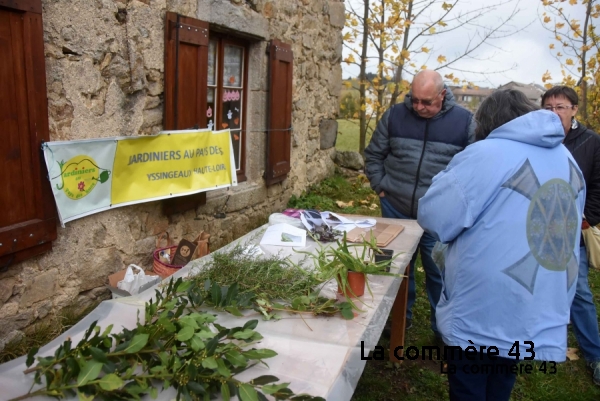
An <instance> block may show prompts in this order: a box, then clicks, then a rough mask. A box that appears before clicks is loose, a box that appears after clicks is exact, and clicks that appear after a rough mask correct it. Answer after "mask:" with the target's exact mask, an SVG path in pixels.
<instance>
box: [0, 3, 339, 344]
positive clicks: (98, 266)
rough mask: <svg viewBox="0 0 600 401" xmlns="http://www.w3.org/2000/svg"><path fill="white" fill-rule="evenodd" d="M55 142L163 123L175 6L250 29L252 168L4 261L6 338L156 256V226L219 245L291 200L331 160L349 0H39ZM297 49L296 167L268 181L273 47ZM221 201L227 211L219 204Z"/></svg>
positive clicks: (0, 284) (79, 303) (63, 233)
mask: <svg viewBox="0 0 600 401" xmlns="http://www.w3.org/2000/svg"><path fill="white" fill-rule="evenodd" d="M42 6H43V13H42V17H43V31H44V51H45V60H46V79H47V82H46V85H47V96H48V116H49V132H50V140H51V141H59V140H79V139H89V138H106V137H114V136H135V135H149V134H155V133H157V132H159V131H161V130H162V129H163V125H162V124H163V113H164V109H163V106H164V91H165V88H164V26H165V15H166V12H167V11H171V12H176V13H178V14H180V15H183V16H187V17H193V18H198V19H201V20H203V21H207V22H209V23H210V24H211V26H212V25H214V26H219V27H221V28H223V27H224V28H226V29H228V30H230V31H231V32H232V33H233V34H234V35H235V34H239V35H245V36H251V37H252V38H253V41H252V43H251V45H250V46H249V65H248V85H249V92H248V102H247V104H248V106H247V107H248V110H247V116H248V117H247V129H248V136H247V138H246V140H247V142H246V146H247V152H246V176H247V180H246V181H245V182H242V183H240V184H239V185H238V186H237V187H232V188H230V189H228V190H218V191H212V192H209V193H207V201H206V204H205V205H203V206H200V207H198V208H196V209H194V210H189V211H187V212H183V213H179V214H174V215H170V216H166V215H164V214H163V212H162V209H161V204H160V202H150V203H143V204H138V205H134V206H127V207H121V208H118V209H114V210H110V211H106V212H102V213H98V214H95V215H91V216H88V217H85V218H82V219H79V220H76V221H73V222H69V223H67V224H66V227H64V228H61V227H58V238H57V239H56V240H55V241H54V242H53V244H52V247H53V249H52V250H51V251H50V252H47V253H45V254H43V255H41V256H38V257H35V258H33V259H29V260H27V261H24V262H21V263H17V264H14V265H11V266H9V267H8V268H7V269H5V270H4V271H2V272H0V349H1V348H3V347H4V345H5V344H6V343H7V342H8V341H10V340H12V339H15V338H18V337H20V336H22V335H23V333H24V331H25V330H26V329H27V328H28V327H31V326H33V325H35V324H37V323H39V322H42V321H44V320H45V319H49V318H51V317H52V316H53V314H55V313H57V312H59V311H60V310H61V309H63V308H65V307H71V306H76V307H77V308H80V309H81V308H84V307H86V306H87V305H90V304H91V303H92V302H94V301H96V300H98V299H101V298H105V297H108V291H107V289H106V288H105V287H104V286H105V284H106V278H107V276H108V275H109V274H111V273H113V272H115V271H118V270H120V269H123V268H124V267H126V266H127V265H128V264H131V263H134V264H138V265H141V266H144V267H150V266H151V264H152V256H151V254H152V251H153V250H154V248H155V239H156V236H157V234H159V233H160V232H163V231H168V232H169V234H170V235H171V237H172V238H173V239H174V240H175V241H177V240H178V239H181V238H187V239H193V237H195V235H197V234H198V233H199V232H200V231H202V230H205V231H207V232H209V233H210V234H211V240H210V246H211V248H212V249H217V248H219V247H221V246H223V245H225V244H227V243H229V242H231V241H232V240H234V239H235V238H238V237H240V236H242V235H243V234H245V233H246V232H248V231H249V230H250V229H253V228H255V227H257V226H259V225H260V224H262V223H264V222H266V221H267V218H268V216H269V214H270V213H272V212H275V211H281V210H283V209H284V208H285V205H286V203H287V201H288V199H289V198H290V196H291V195H292V194H299V193H300V192H301V191H302V190H304V189H306V188H307V187H308V186H309V185H310V184H313V183H316V182H318V181H320V180H321V179H323V178H324V177H326V176H328V175H330V174H331V173H332V172H333V170H334V165H333V161H332V155H333V153H334V152H335V150H334V148H333V144H334V139H335V132H336V130H337V125H336V123H335V114H336V111H337V97H338V94H339V92H340V87H341V67H340V60H341V54H342V36H341V31H342V28H343V25H344V18H345V15H344V3H343V0H298V1H290V0H273V1H267V0H90V1H79V0H42ZM271 39H279V40H281V41H283V42H285V43H288V44H290V45H291V46H292V51H293V53H294V59H293V62H294V71H293V99H292V125H293V133H292V149H291V171H290V173H289V174H288V177H287V179H285V180H284V181H283V182H281V183H278V184H275V185H272V186H269V187H267V186H266V185H265V182H264V179H263V173H264V169H265V146H266V145H265V141H266V139H265V134H264V132H261V130H264V127H265V124H266V113H267V110H266V108H267V100H266V99H267V94H268V80H267V72H266V71H267V63H268V56H267V54H266V49H267V45H268V42H269V41H270V40H271ZM217 212H224V213H225V217H224V218H217V217H215V215H216V213H217Z"/></svg>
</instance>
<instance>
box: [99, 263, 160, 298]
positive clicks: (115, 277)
mask: <svg viewBox="0 0 600 401" xmlns="http://www.w3.org/2000/svg"><path fill="white" fill-rule="evenodd" d="M126 272H127V269H123V270H121V271H118V272H116V273H113V274H111V275H110V276H108V285H107V287H108V289H109V290H110V292H112V297H113V299H115V298H121V297H129V296H131V294H130V293H129V292H127V291H125V290H121V289H120V288H117V283H118V282H119V281H121V280H123V279H124V278H125V273H126ZM144 273H145V274H146V276H158V274H156V273H154V272H152V271H150V270H145V271H144ZM153 285H154V284H153V283H148V284H144V285H143V286H142V287H141V288H140V292H142V291H144V290H147V289H148V288H150V287H152V286H153Z"/></svg>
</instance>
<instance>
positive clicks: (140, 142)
mask: <svg viewBox="0 0 600 401" xmlns="http://www.w3.org/2000/svg"><path fill="white" fill-rule="evenodd" d="M230 144H231V141H230V134H229V131H219V132H210V131H204V132H201V131H200V132H199V131H194V132H183V133H172V134H169V133H163V134H161V135H157V136H152V137H137V138H131V139H130V140H121V141H119V142H118V143H117V149H116V152H115V162H114V168H113V177H112V191H111V192H112V194H111V201H112V203H113V204H120V203H130V202H137V201H140V200H142V199H146V200H148V199H153V198H164V197H168V196H175V195H177V194H184V193H191V192H198V191H199V190H201V189H204V190H206V189H211V188H220V187H223V186H228V185H231V184H232V181H233V182H235V166H233V165H232V163H231V160H232V159H231V158H230V155H231V148H230Z"/></svg>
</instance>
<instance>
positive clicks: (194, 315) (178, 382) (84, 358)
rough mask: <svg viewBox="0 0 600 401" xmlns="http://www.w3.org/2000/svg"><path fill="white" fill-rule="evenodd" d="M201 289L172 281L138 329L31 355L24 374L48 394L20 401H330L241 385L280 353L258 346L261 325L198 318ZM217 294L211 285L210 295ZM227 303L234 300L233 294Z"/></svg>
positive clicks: (262, 383)
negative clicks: (44, 399) (163, 396)
mask: <svg viewBox="0 0 600 401" xmlns="http://www.w3.org/2000/svg"><path fill="white" fill-rule="evenodd" d="M194 288H195V287H194V286H193V285H191V284H190V283H189V282H183V281H182V279H181V278H179V279H178V280H177V281H173V279H171V281H170V282H169V284H168V286H167V287H166V288H163V290H162V291H158V290H156V296H155V299H154V300H150V302H148V303H146V305H145V313H144V319H143V320H141V319H140V318H139V317H138V322H137V325H136V327H135V328H134V329H132V330H128V329H125V330H123V331H122V332H120V333H112V332H111V331H112V326H110V327H108V328H106V329H105V330H101V329H100V327H99V326H97V325H96V322H94V323H92V324H91V325H90V327H89V328H88V329H87V331H86V332H85V334H84V336H83V338H82V339H81V341H79V343H78V344H77V345H76V346H73V344H72V343H71V339H70V338H68V337H67V339H66V340H65V341H64V342H63V343H62V345H60V346H59V347H58V348H57V350H56V351H55V352H54V355H51V356H43V357H42V356H38V357H37V358H36V357H35V355H36V354H37V351H38V350H37V349H32V350H31V351H30V352H29V354H28V356H27V366H28V367H31V366H32V365H34V362H35V361H36V359H37V364H35V366H33V367H31V368H29V369H28V370H27V371H25V374H30V373H34V378H33V382H34V383H36V384H38V385H42V387H41V388H39V387H37V389H35V390H34V389H33V386H32V390H30V392H29V393H27V394H24V395H23V396H20V397H17V398H15V399H13V401H16V400H24V399H28V398H33V397H37V396H50V397H54V398H67V397H71V398H72V397H76V396H77V397H78V398H79V399H80V400H92V399H110V400H129V399H139V398H140V397H142V396H144V395H146V394H149V395H150V396H151V397H152V398H156V397H157V396H158V392H159V389H166V388H169V387H173V388H175V389H176V391H177V393H176V396H175V398H176V399H177V400H191V399H201V398H203V397H204V398H205V399H212V398H214V397H215V396H217V395H221V396H222V397H223V399H229V398H230V397H231V396H237V397H238V398H239V399H241V400H248V399H256V400H258V399H261V400H262V399H266V398H265V394H270V395H272V396H273V397H275V398H276V399H278V400H288V399H302V400H318V401H324V399H323V398H321V397H313V396H310V395H306V394H298V395H296V394H294V392H293V391H292V390H291V389H290V388H289V387H288V386H289V383H278V381H279V379H278V378H277V377H275V376H271V375H268V376H259V377H256V378H255V379H253V380H250V381H249V382H242V381H240V380H238V379H236V378H235V376H236V375H237V374H239V373H241V372H243V371H245V370H247V369H248V368H250V367H251V366H253V365H254V364H256V363H264V362H263V359H268V358H272V357H274V356H276V355H277V353H276V352H275V351H273V350H270V349H260V348H255V347H254V343H255V342H256V341H257V340H260V339H261V338H262V335H260V333H258V332H257V331H255V328H256V326H257V324H258V321H256V320H251V321H248V322H246V324H245V325H244V326H243V327H234V328H226V327H223V326H221V325H219V324H217V323H216V317H215V316H214V315H212V314H210V313H207V312H202V311H198V310H197V308H198V307H199V306H201V302H200V303H198V302H197V301H198V300H197V299H196V301H191V300H190V299H189V294H190V291H191V290H193V289H194ZM215 288H217V287H215V286H214V285H211V286H210V290H212V289H215ZM230 288H233V286H232V287H230ZM218 289H219V291H220V290H221V288H220V287H218ZM215 297H217V298H219V297H218V296H216V292H215V296H214V297H213V298H212V300H213V301H214V302H217V300H216V299H215ZM227 297H233V294H232V293H231V292H230V291H229V290H228V291H227V293H226V295H225V298H227ZM207 299H208V298H207ZM219 302H221V299H219ZM199 350H202V352H198V351H199ZM248 397H251V398H248Z"/></svg>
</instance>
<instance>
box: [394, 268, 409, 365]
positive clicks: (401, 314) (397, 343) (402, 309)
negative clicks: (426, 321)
mask: <svg viewBox="0 0 600 401" xmlns="http://www.w3.org/2000/svg"><path fill="white" fill-rule="evenodd" d="M409 273H410V264H409V265H408V266H406V270H405V271H404V275H405V277H403V278H402V283H401V284H400V288H399V289H398V294H396V299H395V300H394V306H392V333H391V335H390V361H392V362H400V360H399V359H398V358H396V356H395V355H394V349H396V347H402V349H400V350H398V352H397V354H398V357H402V356H404V335H405V332H406V303H407V301H408V275H409Z"/></svg>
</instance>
